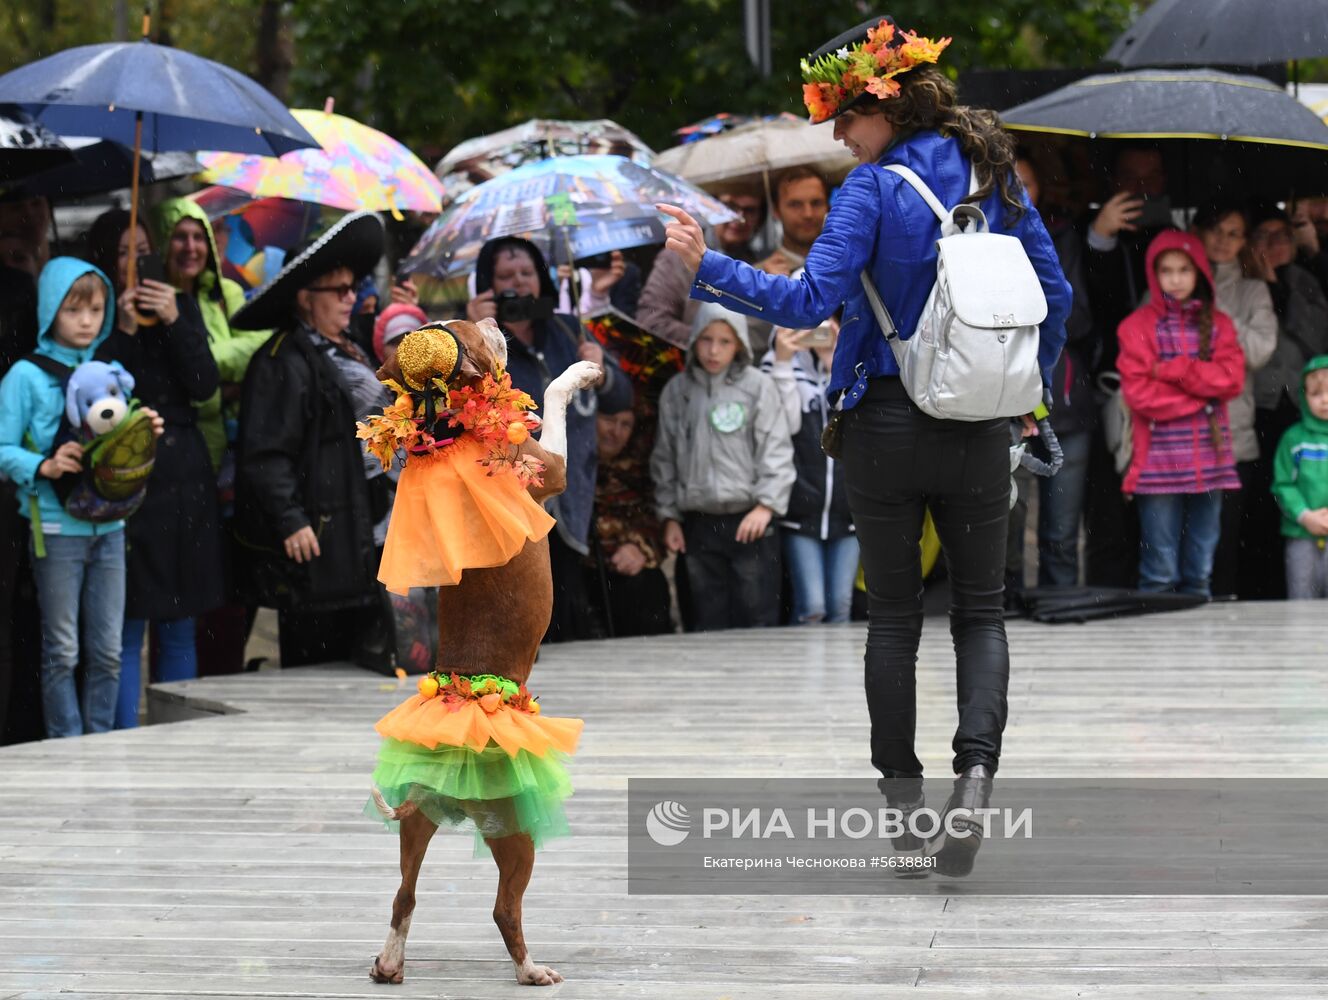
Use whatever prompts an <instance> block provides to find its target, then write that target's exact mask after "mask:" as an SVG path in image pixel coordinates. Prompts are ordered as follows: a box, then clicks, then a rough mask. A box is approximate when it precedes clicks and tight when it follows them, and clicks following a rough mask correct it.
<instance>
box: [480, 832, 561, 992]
mask: <svg viewBox="0 0 1328 1000" xmlns="http://www.w3.org/2000/svg"><path fill="white" fill-rule="evenodd" d="M484 842H485V843H486V844H488V845H489V850H491V851H493V860H494V861H496V862H497V863H498V898H497V900H496V901H495V902H494V905H493V922H494V923H496V924H497V925H498V930H499V931H500V932H501V933H502V935H503V943H504V944H506V945H507V951H508V954H510V955H511V956H512V964H513V965H515V966H516V981H517V982H518V983H520V984H521V985H523V986H552V985H553V984H554V983H561V982H562V981H563V977H562V976H560V975H558V973H556V972H554V971H553V970H552V969H550V968H549V967H548V966H546V965H536V964H535V963H534V962H532V961H531V960H530V952H528V951H526V937H525V934H523V933H522V931H521V898H522V896H524V895H525V893H526V886H527V885H529V884H530V873H531V872H532V871H533V870H534V868H535V844H534V842H533V841H531V839H530V836H529V835H528V834H524V833H517V834H513V835H512V836H510V837H493V838H486V839H485V841H484Z"/></svg>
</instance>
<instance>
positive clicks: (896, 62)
mask: <svg viewBox="0 0 1328 1000" xmlns="http://www.w3.org/2000/svg"><path fill="white" fill-rule="evenodd" d="M952 40H953V39H950V38H941V39H939V40H933V39H930V38H923V37H922V36H920V35H917V34H914V33H913V32H911V31H904V30H903V29H899V28H896V27H895V25H894V22H892V21H891V20H889V19H888V18H882V19H881V21H880V23H879V24H877V25H876V27H874V28H868V29H867V38H866V40H865V41H862V42H859V43H858V44H856V45H851V46H850V45H845V46H842V47H841V48H839V49H837V50H836V51H834V52H827V53H826V54H825V55H823V56H821V57H819V58H818V59H815V60H812V59H810V58H804V59H803V60H802V62H801V63H800V68H801V69H802V79H803V84H802V101H803V103H804V104H805V105H806V106H807V112H808V113H809V114H810V115H811V123H812V124H813V125H819V124H820V123H821V122H823V121H828V120H829V119H831V118H833V117H834V116H835V115H837V114H839V112H840V111H842V110H844V109H845V108H847V106H848V105H849V104H850V103H851V102H853V101H855V100H857V99H858V98H859V97H861V96H862V95H863V94H864V93H866V94H871V95H872V96H874V97H878V98H881V99H882V100H884V99H886V98H889V97H894V96H895V95H896V94H898V93H899V84H898V83H897V82H896V81H895V79H894V78H895V77H896V76H898V75H899V74H900V73H906V72H908V71H909V70H911V69H913V67H915V66H921V65H923V64H925V63H934V62H936V61H937V60H938V59H939V58H940V56H941V53H942V52H943V51H944V50H945V47H946V46H947V45H949V44H950V42H951V41H952Z"/></svg>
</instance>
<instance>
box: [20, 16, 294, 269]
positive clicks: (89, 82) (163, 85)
mask: <svg viewBox="0 0 1328 1000" xmlns="http://www.w3.org/2000/svg"><path fill="white" fill-rule="evenodd" d="M150 27H151V21H150V18H149V17H148V16H147V15H146V14H144V16H143V38H142V40H141V41H137V42H113V43H110V44H105V45H83V46H80V47H78V48H76V49H66V50H65V51H64V52H57V53H56V54H55V55H53V56H47V57H46V58H45V59H39V60H37V61H36V62H34V63H29V64H28V65H26V66H20V67H19V68H18V69H16V70H12V71H11V72H9V73H6V74H5V75H4V76H0V95H4V96H0V102H6V101H8V102H11V103H13V104H18V105H20V106H22V107H23V109H24V110H25V111H27V112H28V113H29V114H31V115H32V116H33V117H34V118H35V119H36V120H37V121H39V122H41V123H42V124H43V125H45V126H47V127H48V128H49V129H51V130H52V131H53V132H56V133H58V134H62V135H87V136H95V137H98V138H101V139H112V140H114V141H116V142H119V143H121V144H122V145H125V146H132V147H133V150H134V159H133V182H132V183H133V193H132V194H131V196H130V203H129V212H130V216H129V227H130V229H132V228H133V227H134V226H135V225H136V224H137V213H138V183H139V161H140V159H141V156H140V154H141V152H142V150H144V149H146V150H149V151H150V152H154V153H161V152H167V151H169V150H197V149H222V150H226V151H227V152H234V153H258V154H260V155H265V156H280V155H281V154H282V153H287V152H290V151H291V150H293V149H304V148H306V147H317V146H318V142H317V140H315V139H314V137H313V136H311V135H310V134H309V133H308V132H306V131H305V129H304V126H302V125H301V124H300V123H299V122H297V121H296V120H295V118H294V116H293V115H292V114H291V113H290V111H288V110H287V109H286V107H285V106H284V105H283V104H282V103H281V102H280V101H278V100H277V99H276V98H275V97H273V96H272V95H271V94H269V93H268V92H267V91H266V90H264V89H263V88H262V87H260V86H259V85H258V84H256V83H254V81H252V80H250V79H249V78H248V77H246V76H244V75H243V74H240V73H237V72H236V71H235V70H233V69H231V68H230V67H229V66H223V65H221V63H216V62H213V61H212V60H210V59H204V58H202V57H201V56H196V55H193V54H192V53H189V52H184V51H181V50H180V49H172V48H166V47H164V46H161V45H153V44H152V43H151V42H150V41H148V32H149V29H150ZM134 265H135V259H134V256H133V254H130V256H129V276H128V279H129V280H128V283H129V284H131V285H132V284H133V283H134Z"/></svg>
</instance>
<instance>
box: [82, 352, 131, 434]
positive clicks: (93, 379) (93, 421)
mask: <svg viewBox="0 0 1328 1000" xmlns="http://www.w3.org/2000/svg"><path fill="white" fill-rule="evenodd" d="M133 394H134V376H132V375H130V374H129V373H128V372H127V371H125V370H124V368H123V367H122V366H121V365H120V362H118V361H112V362H111V363H110V364H107V363H106V362H105V361H85V362H83V364H81V365H79V366H78V367H77V368H75V369H74V371H73V373H72V374H71V375H70V376H69V382H68V383H67V384H66V385H65V416H66V417H67V418H68V419H69V424H70V426H71V427H77V428H79V429H80V430H81V432H82V433H83V434H84V435H85V436H86V437H87V438H94V437H99V436H100V435H102V434H106V433H108V432H110V431H112V430H114V429H115V428H116V427H117V426H118V425H119V423H120V421H121V420H123V419H124V418H125V417H126V416H127V415H128V413H129V400H130V398H131V397H132V396H133Z"/></svg>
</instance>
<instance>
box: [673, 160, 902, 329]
mask: <svg viewBox="0 0 1328 1000" xmlns="http://www.w3.org/2000/svg"><path fill="white" fill-rule="evenodd" d="M656 207H657V208H658V209H659V210H660V211H662V212H665V213H667V214H668V215H671V216H672V217H673V218H674V220H675V221H674V222H671V223H669V225H668V227H667V230H666V232H667V240H666V242H665V244H664V245H665V246H666V247H667V248H668V249H670V250H672V251H674V252H675V253H677V254H678V255H679V256H680V257H682V259H683V261H684V262H685V263H686V264H687V267H688V268H689V269H690V270H692V271H694V272H695V273H696V282H695V284H694V285H693V286H692V297H693V298H696V299H701V300H703V301H706V302H720V303H722V304H723V305H724V307H725V308H726V309H732V310H733V311H734V312H740V313H744V314H746V315H748V316H759V317H760V318H761V319H763V320H766V321H768V322H770V323H773V324H775V325H776V326H786V327H790V328H792V329H795V330H805V329H808V328H810V327H814V326H816V325H817V324H819V323H821V322H822V321H823V320H825V319H826V318H827V317H828V316H829V315H830V314H831V313H833V312H834V311H835V310H836V309H838V308H839V306H840V304H841V303H842V302H843V301H844V300H845V299H846V298H848V296H849V293H850V292H852V291H853V290H854V289H856V288H857V287H858V285H859V278H858V275H859V273H860V272H861V271H862V269H863V268H864V267H866V266H867V262H868V261H869V260H870V259H871V255H872V250H873V248H874V247H875V245H876V232H877V230H878V229H879V228H880V218H881V194H880V190H879V189H878V188H877V186H876V181H875V179H874V178H873V177H872V174H871V171H870V170H866V169H862V168H859V169H857V170H854V171H853V173H851V174H849V175H848V179H847V180H845V181H844V185H843V187H841V188H840V189H839V194H838V195H837V196H836V197H835V203H834V205H833V206H832V207H831V208H830V214H829V215H827V216H826V219H825V228H824V229H822V230H821V235H820V236H818V237H817V238H816V242H815V243H813V244H812V248H811V252H810V253H808V255H807V263H806V264H805V265H804V266H803V273H802V277H801V278H799V279H798V280H797V281H794V280H793V279H791V278H785V277H783V276H782V275H778V274H767V273H766V272H764V271H761V270H759V269H758V268H755V267H752V266H751V265H750V264H744V263H743V262H742V261H738V260H733V259H732V258H731V257H726V256H724V255H723V254H721V253H716V252H715V251H713V250H707V249H706V245H705V240H704V239H703V238H702V235H701V227H700V225H699V224H698V223H697V222H696V220H695V219H693V218H692V217H691V216H690V215H688V214H687V213H686V212H684V211H683V210H682V209H680V208H674V207H673V206H672V205H657V206H656Z"/></svg>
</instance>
